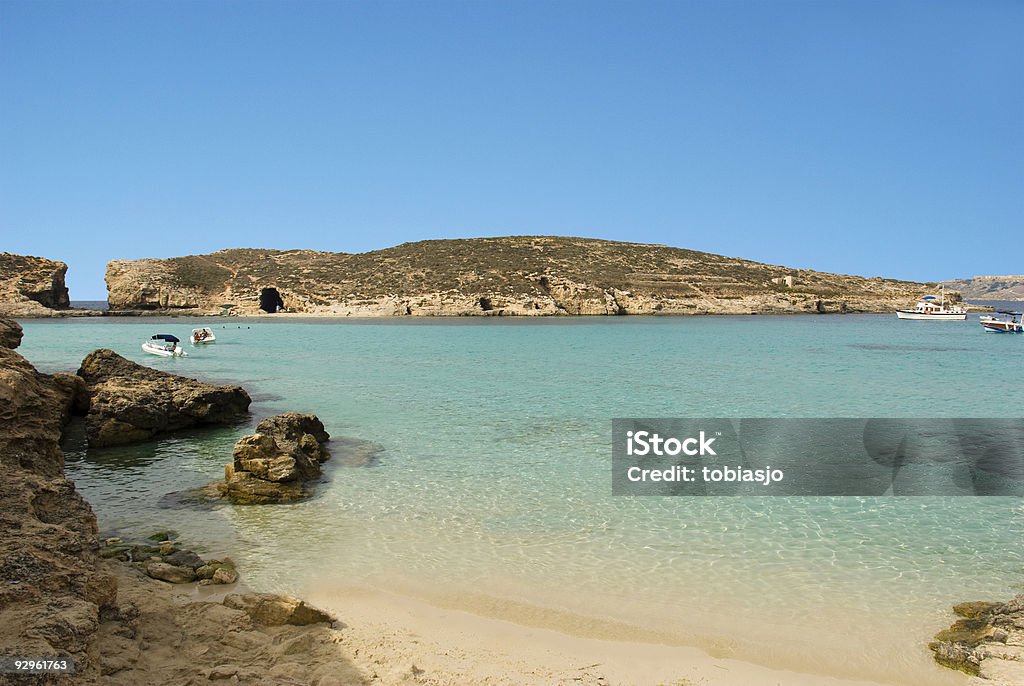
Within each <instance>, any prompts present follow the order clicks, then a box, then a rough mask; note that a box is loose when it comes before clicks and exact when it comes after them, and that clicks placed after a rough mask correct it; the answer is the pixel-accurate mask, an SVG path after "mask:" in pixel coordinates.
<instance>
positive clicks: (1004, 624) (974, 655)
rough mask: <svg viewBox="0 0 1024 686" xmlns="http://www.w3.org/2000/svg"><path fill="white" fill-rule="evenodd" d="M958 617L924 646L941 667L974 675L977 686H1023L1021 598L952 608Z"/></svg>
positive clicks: (1023, 602)
mask: <svg viewBox="0 0 1024 686" xmlns="http://www.w3.org/2000/svg"><path fill="white" fill-rule="evenodd" d="M953 612H954V613H956V614H957V616H959V617H960V619H958V620H957V621H956V622H954V623H953V624H952V626H950V627H949V628H948V629H945V630H943V631H940V632H939V633H938V634H936V636H935V641H933V642H932V643H931V644H930V645H929V646H928V647H929V648H931V650H932V652H933V653H934V656H935V660H936V662H938V663H939V664H941V665H944V666H946V667H949V668H951V669H957V670H960V671H962V672H966V673H968V674H973V675H976V678H975V679H972V680H971V683H972V684H973V683H977V684H978V686H981V685H982V684H985V685H986V686H1022V685H1024V595H1018V596H1017V597H1016V598H1014V599H1013V600H1011V601H1009V602H1006V603H989V602H972V603H960V604H959V605H955V606H953Z"/></svg>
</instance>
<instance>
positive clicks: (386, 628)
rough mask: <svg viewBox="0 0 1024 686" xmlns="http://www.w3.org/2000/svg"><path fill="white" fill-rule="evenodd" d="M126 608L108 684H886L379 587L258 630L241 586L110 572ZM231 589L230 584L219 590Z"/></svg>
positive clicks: (104, 652) (110, 633)
mask: <svg viewBox="0 0 1024 686" xmlns="http://www.w3.org/2000/svg"><path fill="white" fill-rule="evenodd" d="M107 568H108V570H109V571H110V572H111V573H113V574H114V575H115V576H116V577H117V580H118V594H119V602H121V603H122V605H124V606H127V607H135V608H138V616H137V618H136V619H135V620H134V634H135V635H134V636H133V637H126V636H125V631H124V630H123V629H119V628H118V627H119V626H121V625H119V624H117V623H108V624H105V625H104V627H105V628H104V629H101V632H100V636H99V639H98V640H97V642H96V644H95V646H94V648H93V650H94V651H95V653H96V654H97V656H98V658H99V660H100V662H101V665H102V666H103V671H104V672H105V674H104V676H103V677H102V680H101V681H97V682H92V681H89V682H82V683H108V684H189V683H196V681H197V679H203V680H205V679H210V680H220V679H225V680H227V681H228V682H229V683H243V684H245V683H252V684H261V683H263V684H267V683H274V684H315V685H317V686H331V685H334V684H367V685H369V684H381V685H382V686H398V685H402V684H430V685H435V686H463V685H467V684H480V685H488V686H503V685H512V684H518V685H526V686H551V685H552V684H559V685H565V686H568V685H570V684H573V685H575V684H579V685H581V686H605V685H612V684H616V685H621V686H657V685H661V684H664V685H665V686H882V684H879V683H878V682H869V681H851V680H843V679H836V678H832V677H826V676H822V675H816V674H802V673H798V672H792V671H781V670H774V669H770V668H767V667H762V666H759V665H754V664H750V663H746V662H742V661H739V660H732V659H719V658H715V657H712V656H711V655H708V654H707V653H706V652H704V651H702V650H700V649H697V648H689V647H678V646H665V645H657V644H652V643H634V642H629V641H617V640H600V639H594V638H581V637H577V636H573V635H569V634H565V633H561V632H557V631H553V630H550V629H542V628H536V627H531V626H524V625H521V624H517V623H513V622H509V621H504V620H498V619H492V618H488V617H483V616H479V615H476V614H472V613H469V612H465V611H461V610H453V609H447V608H442V607H437V606H434V605H431V604H428V603H425V602H422V601H419V600H416V599H412V598H409V597H406V596H401V595H397V594H390V593H384V592H381V591H373V590H369V589H352V590H350V591H348V592H339V591H337V590H335V591H332V592H331V593H330V594H329V596H327V595H325V596H324V597H320V596H317V595H314V596H313V597H310V598H308V600H309V601H311V602H312V603H313V604H315V605H318V606H320V607H322V608H324V609H327V610H329V611H330V612H331V613H332V614H333V615H334V616H336V617H337V619H338V621H337V622H336V623H335V625H334V626H333V627H331V628H329V627H327V626H326V625H323V624H319V625H311V626H306V627H291V626H285V627H259V626H252V625H251V624H249V623H247V622H246V621H244V616H243V613H240V612H239V611H237V610H231V609H229V608H227V607H225V606H224V605H222V604H221V603H220V601H221V600H223V598H224V596H225V595H227V594H228V593H235V592H239V591H240V590H242V589H240V588H239V587H238V586H236V587H230V588H227V589H225V590H218V591H213V592H211V591H209V590H208V589H209V587H205V588H204V587H199V586H195V585H191V584H190V585H179V586H170V585H168V584H165V583H162V582H160V581H156V580H153V579H150V578H147V577H146V576H144V575H142V574H141V573H139V572H138V571H136V570H134V569H133V568H131V567H130V566H128V565H124V564H118V563H107ZM220 588H223V587H220Z"/></svg>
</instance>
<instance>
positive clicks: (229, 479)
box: [224, 412, 330, 505]
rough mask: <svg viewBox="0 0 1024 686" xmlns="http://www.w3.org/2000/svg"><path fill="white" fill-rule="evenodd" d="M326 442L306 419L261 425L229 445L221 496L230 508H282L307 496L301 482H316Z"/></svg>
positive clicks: (314, 421) (316, 423)
mask: <svg viewBox="0 0 1024 686" xmlns="http://www.w3.org/2000/svg"><path fill="white" fill-rule="evenodd" d="M328 440H330V436H329V435H328V433H327V432H326V431H325V430H324V425H323V423H322V422H321V421H320V420H319V419H318V418H317V417H316V416H315V415H311V414H300V413H298V412H286V413H284V414H279V415H275V416H273V417H268V418H266V419H264V420H262V421H261V422H260V423H259V424H257V425H256V433H255V434H252V435H249V436H243V437H242V438H241V439H239V441H238V442H237V443H236V444H235V448H234V451H233V452H232V458H233V460H232V463H231V464H230V465H227V467H226V469H225V474H224V476H225V483H224V492H225V493H226V495H227V496H228V498H229V499H230V500H231V501H232V502H233V503H235V504H246V505H248V504H264V503H282V502H290V501H293V500H298V499H300V498H303V497H305V496H306V495H308V491H307V489H306V487H305V486H304V485H303V483H304V482H306V481H312V480H314V479H317V478H319V477H320V464H321V463H322V462H325V461H326V460H327V459H328V458H329V457H330V453H329V452H328V451H327V449H326V447H325V446H324V444H325V443H326V442H327V441H328Z"/></svg>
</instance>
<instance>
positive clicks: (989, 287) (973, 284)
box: [942, 274, 1024, 300]
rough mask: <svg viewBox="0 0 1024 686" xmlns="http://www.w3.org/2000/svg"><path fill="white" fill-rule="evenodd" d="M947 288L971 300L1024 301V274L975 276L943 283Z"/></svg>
mask: <svg viewBox="0 0 1024 686" xmlns="http://www.w3.org/2000/svg"><path fill="white" fill-rule="evenodd" d="M942 284H943V285H944V286H945V287H946V288H952V289H954V290H957V291H960V293H961V294H962V295H963V297H964V298H967V299H969V300H1024V274H1018V275H1016V276H975V277H973V278H970V279H955V280H953V281H943V282H942Z"/></svg>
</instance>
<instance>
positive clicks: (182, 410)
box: [78, 350, 251, 447]
mask: <svg viewBox="0 0 1024 686" xmlns="http://www.w3.org/2000/svg"><path fill="white" fill-rule="evenodd" d="M78 375H79V376H80V377H82V378H83V379H84V380H85V384H86V387H87V388H88V396H89V413H88V415H87V416H86V421H85V432H86V438H87V439H88V441H89V445H90V446H91V447H102V446H110V445H124V444H128V443H137V442H139V441H145V440H148V439H150V438H153V437H154V436H157V435H158V434H162V433H165V432H168V431H175V430H178V429H185V428H189V427H193V426H210V425H223V424H232V423H234V422H236V421H239V420H240V419H243V418H244V417H245V416H246V415H247V414H248V412H249V403H250V402H251V399H250V398H249V394H248V393H246V392H245V389H243V388H242V387H241V386H215V385H213V384H209V383H205V382H202V381H197V380H195V379H189V378H186V377H183V376H177V375H175V374H168V373H167V372H162V371H158V370H156V369H151V368H149V367H144V366H142V365H140V364H136V363H135V362H132V361H131V360H126V359H125V358H123V357H121V356H120V355H118V354H117V353H115V352H113V351H112V350H97V351H95V352H92V353H90V354H89V355H88V356H87V357H86V358H85V359H84V360H83V361H82V367H81V368H80V369H79V370H78Z"/></svg>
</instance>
